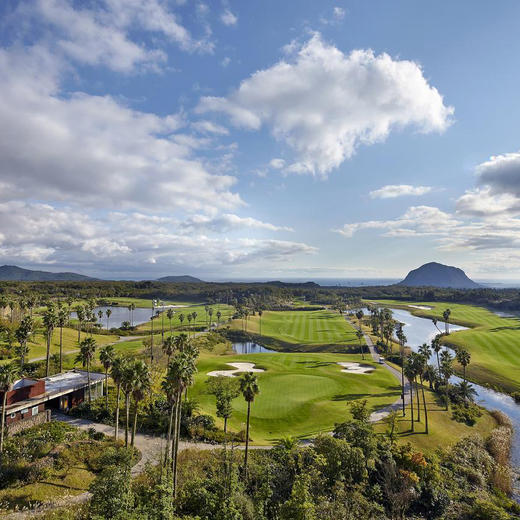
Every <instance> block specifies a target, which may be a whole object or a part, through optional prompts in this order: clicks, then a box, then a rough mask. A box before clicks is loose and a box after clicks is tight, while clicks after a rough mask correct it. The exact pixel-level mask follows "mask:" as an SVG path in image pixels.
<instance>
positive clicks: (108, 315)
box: [105, 309, 112, 330]
mask: <svg viewBox="0 0 520 520" xmlns="http://www.w3.org/2000/svg"><path fill="white" fill-rule="evenodd" d="M105 314H106V315H107V330H109V329H110V327H109V321H110V316H112V309H107V310H106V312H105Z"/></svg>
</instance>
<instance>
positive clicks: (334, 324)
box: [232, 310, 359, 345]
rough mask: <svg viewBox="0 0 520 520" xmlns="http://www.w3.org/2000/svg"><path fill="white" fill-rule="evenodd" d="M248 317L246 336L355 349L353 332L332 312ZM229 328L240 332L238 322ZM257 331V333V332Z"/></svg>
mask: <svg viewBox="0 0 520 520" xmlns="http://www.w3.org/2000/svg"><path fill="white" fill-rule="evenodd" d="M261 321H262V323H261V327H260V317H259V316H258V315H257V316H250V317H249V319H248V323H247V330H248V332H252V333H254V334H261V335H262V336H263V337H269V338H273V339H274V340H278V341H281V342H283V343H288V344H290V345H358V344H359V340H358V339H357V337H356V330H355V329H354V327H352V325H351V324H349V323H348V322H347V321H346V320H345V318H344V317H343V316H341V315H340V314H338V313H337V312H334V311H329V310H321V311H265V312H264V313H263V315H262V318H261ZM232 327H233V328H236V329H242V327H243V322H242V320H234V321H233V323H232ZM260 328H261V331H260Z"/></svg>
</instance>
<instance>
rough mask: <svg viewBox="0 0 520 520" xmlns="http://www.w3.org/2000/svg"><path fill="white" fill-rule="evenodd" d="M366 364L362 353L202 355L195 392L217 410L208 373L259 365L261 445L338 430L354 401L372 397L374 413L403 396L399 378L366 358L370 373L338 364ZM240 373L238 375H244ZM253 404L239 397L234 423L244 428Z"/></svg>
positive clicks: (256, 438) (256, 415)
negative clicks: (237, 365) (347, 369)
mask: <svg viewBox="0 0 520 520" xmlns="http://www.w3.org/2000/svg"><path fill="white" fill-rule="evenodd" d="M349 361H350V362H361V356H360V355H346V354H329V353H323V354H310V353H309V354H307V353H290V354H286V353H275V354H247V355H237V356H220V355H214V354H210V353H205V352H203V353H201V356H200V358H199V362H198V366H197V368H198V373H197V375H196V378H195V385H194V387H193V389H192V390H190V396H191V397H193V398H195V399H196V400H197V401H198V403H199V405H200V407H201V409H202V410H203V411H204V412H205V413H209V414H214V412H215V397H214V396H212V395H210V394H209V393H208V391H207V385H206V381H207V380H208V372H211V371H214V370H232V367H231V366H229V365H228V363H237V362H244V363H254V364H255V368H259V369H263V370H264V372H261V373H257V374H255V375H256V376H257V377H258V385H259V387H260V392H261V393H260V395H259V396H258V398H257V399H256V400H255V402H254V403H253V405H252V409H251V410H252V411H251V432H252V433H251V435H252V438H253V442H255V443H257V444H272V443H273V442H274V441H276V440H277V439H279V438H281V437H284V436H286V435H291V436H294V437H298V438H305V437H312V436H315V435H316V434H318V433H320V432H327V431H330V430H332V429H333V428H334V424H335V423H338V422H343V421H345V420H347V419H348V418H349V417H350V412H349V404H350V403H351V402H352V401H354V400H358V399H367V401H368V406H369V409H370V411H375V410H377V409H380V408H383V407H385V406H388V405H390V404H392V403H394V402H395V401H396V400H397V399H399V395H400V391H399V385H398V382H397V381H396V380H395V378H394V377H393V376H392V375H391V374H390V373H389V372H388V371H387V370H384V368H383V367H381V366H380V365H377V364H376V363H373V362H372V361H366V362H363V364H366V365H370V366H372V367H373V369H374V371H373V372H371V373H367V374H356V373H346V372H342V367H341V366H340V365H338V362H349ZM239 375H240V374H238V376H239ZM246 413H247V405H246V402H245V401H244V400H243V399H242V398H237V399H235V400H234V401H233V416H232V417H231V420H230V421H229V427H230V428H231V429H232V430H234V431H239V430H242V429H244V423H245V421H246Z"/></svg>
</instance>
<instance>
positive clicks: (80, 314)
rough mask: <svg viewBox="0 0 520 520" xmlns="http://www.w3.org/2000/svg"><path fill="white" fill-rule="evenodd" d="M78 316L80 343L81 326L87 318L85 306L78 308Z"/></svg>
mask: <svg viewBox="0 0 520 520" xmlns="http://www.w3.org/2000/svg"><path fill="white" fill-rule="evenodd" d="M76 316H77V318H78V343H80V342H81V326H82V325H83V322H84V321H85V318H86V313H85V308H84V307H83V305H78V306H76Z"/></svg>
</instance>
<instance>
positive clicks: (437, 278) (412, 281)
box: [398, 262, 481, 289]
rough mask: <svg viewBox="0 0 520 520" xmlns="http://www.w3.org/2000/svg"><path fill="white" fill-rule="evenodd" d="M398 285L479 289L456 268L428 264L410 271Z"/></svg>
mask: <svg viewBox="0 0 520 520" xmlns="http://www.w3.org/2000/svg"><path fill="white" fill-rule="evenodd" d="M398 285H407V286H409V287H419V286H428V287H450V288H452V289H478V288H479V287H481V286H480V285H479V284H478V283H476V282H474V281H473V280H471V279H470V278H468V277H467V276H466V273H465V272H464V271H463V270H462V269H459V268H458V267H452V266H451V265H444V264H439V263H437V262H430V263H428V264H424V265H421V267H418V268H417V269H414V270H413V271H410V272H409V273H408V274H407V275H406V278H405V279H404V280H403V281H401V282H399V284H398Z"/></svg>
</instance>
